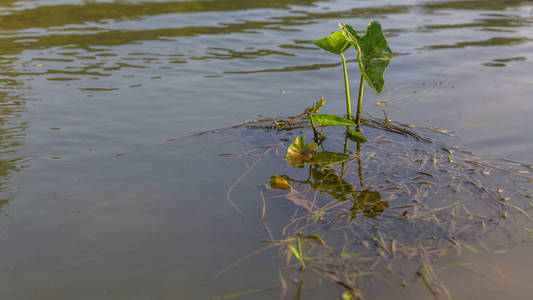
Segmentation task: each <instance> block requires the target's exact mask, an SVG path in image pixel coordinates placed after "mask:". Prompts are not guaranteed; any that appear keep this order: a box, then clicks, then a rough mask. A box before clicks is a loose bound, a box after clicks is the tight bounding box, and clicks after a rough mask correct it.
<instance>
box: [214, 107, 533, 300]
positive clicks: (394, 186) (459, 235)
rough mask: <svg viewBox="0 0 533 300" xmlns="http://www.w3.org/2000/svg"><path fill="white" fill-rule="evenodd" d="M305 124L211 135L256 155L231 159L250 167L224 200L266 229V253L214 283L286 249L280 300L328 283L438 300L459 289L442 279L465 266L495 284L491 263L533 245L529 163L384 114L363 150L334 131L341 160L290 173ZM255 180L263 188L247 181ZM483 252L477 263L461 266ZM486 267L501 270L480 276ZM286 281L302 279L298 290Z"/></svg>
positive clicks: (359, 294)
mask: <svg viewBox="0 0 533 300" xmlns="http://www.w3.org/2000/svg"><path fill="white" fill-rule="evenodd" d="M300 117H301V116H300ZM300 117H297V118H291V119H288V120H278V121H274V120H259V121H253V122H247V123H246V124H243V125H240V126H234V127H233V128H230V129H226V130H221V131H214V132H211V134H221V135H227V136H228V137H233V138H235V139H238V140H239V141H241V142H244V143H245V144H246V145H247V148H249V150H247V151H246V152H244V153H241V154H232V155H231V156H224V159H228V161H231V162H233V163H235V162H238V161H245V163H244V164H245V171H244V172H243V174H242V175H241V176H240V177H238V178H237V179H236V181H235V183H234V184H232V185H231V186H230V188H229V190H228V193H227V195H226V199H227V200H228V202H229V203H230V204H231V205H232V206H233V207H234V208H235V210H236V211H237V212H238V213H239V214H240V215H242V216H243V217H244V218H246V219H247V220H249V221H250V222H251V223H252V224H255V225H256V226H262V227H263V228H264V229H265V232H266V233H267V240H265V241H263V243H266V244H267V245H266V246H263V247H262V248H260V247H258V250H256V251H255V252H254V253H250V254H248V255H246V254H245V253H243V255H245V256H244V257H243V258H241V259H239V260H238V261H237V262H235V264H233V265H231V266H228V267H227V268H225V269H224V270H222V271H221V273H220V274H218V275H217V276H219V275H221V274H222V273H225V272H228V271H230V270H231V269H232V268H233V267H236V266H238V265H240V264H242V263H245V262H246V261H247V260H248V259H251V258H252V257H253V256H254V255H256V254H259V253H263V252H264V251H267V250H272V249H278V251H277V252H276V253H277V254H275V257H277V258H279V260H278V263H279V269H278V270H279V271H277V273H279V274H278V275H277V276H278V277H279V278H280V287H279V291H280V298H281V299H284V298H287V297H288V296H289V295H291V293H292V295H294V298H295V299H300V298H301V299H309V298H313V297H312V296H307V297H304V296H302V295H303V294H305V287H306V286H309V287H311V286H316V285H319V286H320V285H324V284H326V282H331V283H333V284H334V285H335V286H337V287H338V293H339V294H338V295H337V296H334V295H332V297H331V298H333V297H338V296H339V297H342V299H363V298H364V296H365V295H372V294H375V291H374V290H373V289H372V287H376V285H377V286H379V285H380V284H384V283H386V284H391V283H393V282H398V286H400V285H403V286H404V287H407V282H408V281H412V280H415V281H416V279H414V278H418V280H419V281H420V282H421V283H422V284H423V285H424V286H426V288H427V291H428V292H429V295H433V297H435V298H436V299H452V298H453V287H450V286H447V285H446V284H445V282H443V281H442V280H441V279H440V278H439V277H438V274H439V272H441V271H444V270H449V269H453V268H457V269H459V268H461V269H466V270H468V271H469V272H470V273H472V274H476V276H480V277H483V278H486V279H487V280H491V278H493V277H498V276H502V272H501V270H499V268H497V267H496V266H494V265H493V264H491V263H490V262H489V261H488V260H487V259H486V256H488V255H491V254H495V253H499V252H501V251H502V249H504V248H511V247H512V246H513V245H516V244H517V243H520V242H521V241H522V240H524V239H526V238H530V236H531V232H532V230H530V229H528V228H533V224H531V219H530V213H529V211H530V209H531V208H532V205H533V203H531V195H530V190H531V181H532V180H533V177H532V176H531V174H530V171H532V169H531V166H530V165H528V164H524V163H520V162H515V161H509V160H487V159H481V158H480V157H478V156H476V155H474V154H472V153H469V152H466V151H462V150H461V149H458V148H456V147H452V146H449V145H447V144H446V143H443V142H438V141H437V139H443V138H448V137H447V136H446V135H445V133H444V132H441V130H433V129H431V128H416V127H413V126H407V125H405V124H402V123H400V122H395V121H392V120H390V119H389V118H387V117H385V118H384V119H378V118H367V119H363V120H362V121H363V122H362V124H363V126H362V128H361V129H362V130H364V132H365V136H366V137H367V139H368V141H367V142H366V143H364V144H361V143H352V146H349V145H348V144H347V143H346V138H345V135H344V131H343V129H342V128H335V127H331V128H328V129H327V130H328V138H327V139H326V140H325V141H324V142H322V143H321V145H320V149H319V151H320V152H317V154H319V153H323V155H321V157H325V158H331V159H332V160H333V161H332V162H328V161H327V160H326V161H325V160H319V161H315V162H308V163H306V164H302V165H298V166H291V165H290V164H288V163H287V162H286V160H285V153H286V150H287V147H288V146H289V144H290V143H291V142H290V141H291V140H292V139H293V136H294V135H307V136H312V134H313V133H312V130H311V128H310V126H309V123H308V122H305V121H304V120H303V119H302V118H300ZM281 124H282V126H280V125H281ZM250 131H251V132H250ZM250 133H251V134H250ZM435 138H437V139H435ZM340 149H343V151H340V152H339V153H336V152H333V151H331V150H340ZM328 150H329V151H328ZM315 157H316V156H315ZM339 157H342V159H338V158H339ZM273 169H274V170H275V171H274V172H275V173H274V174H271V173H268V172H272V170H273ZM267 170H269V171H267ZM251 174H254V176H253V178H258V177H259V178H263V177H264V181H262V182H257V181H256V179H255V181H254V180H252V181H247V179H246V178H247V177H248V176H251ZM250 180H251V179H250ZM250 188H253V189H254V190H256V191H257V201H258V207H259V213H257V215H258V217H252V215H253V212H246V211H244V210H243V209H241V208H240V207H239V202H240V201H242V199H241V200H239V199H240V198H241V197H239V195H238V194H239V193H241V192H242V191H243V190H246V191H249V189H250ZM249 200H250V199H248V198H247V199H246V201H249ZM280 220H282V221H281V222H283V224H281V223H280ZM465 253H467V255H465ZM476 256H478V257H480V259H479V260H475V259H474V261H464V260H463V259H462V258H463V257H465V258H468V259H469V260H472V257H476ZM481 258H482V259H481ZM480 265H486V266H489V269H490V270H492V272H493V273H494V274H487V272H489V271H486V269H483V270H476V268H477V267H478V266H480ZM304 272H305V274H306V276H305V278H306V280H303V278H304V276H303V273H304ZM287 277H289V278H295V277H297V278H300V279H299V280H298V284H297V287H296V286H292V285H289V284H288V283H287V280H286V279H285V278H287Z"/></svg>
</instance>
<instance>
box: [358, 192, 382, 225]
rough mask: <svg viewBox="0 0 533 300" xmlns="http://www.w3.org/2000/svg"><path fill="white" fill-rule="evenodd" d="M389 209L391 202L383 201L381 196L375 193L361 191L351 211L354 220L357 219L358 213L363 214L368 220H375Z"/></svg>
mask: <svg viewBox="0 0 533 300" xmlns="http://www.w3.org/2000/svg"><path fill="white" fill-rule="evenodd" d="M388 207H389V202H387V201H381V194H380V193H379V192H374V191H361V192H359V195H358V196H357V198H356V199H355V202H354V205H353V207H352V209H350V211H351V212H352V219H355V218H357V212H362V213H363V216H365V217H367V218H375V217H377V216H379V215H381V213H383V211H384V210H385V209H387V208H388Z"/></svg>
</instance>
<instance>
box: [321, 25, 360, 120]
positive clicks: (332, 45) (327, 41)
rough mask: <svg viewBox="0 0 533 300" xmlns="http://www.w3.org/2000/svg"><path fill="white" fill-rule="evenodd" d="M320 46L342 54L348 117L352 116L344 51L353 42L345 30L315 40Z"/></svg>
mask: <svg viewBox="0 0 533 300" xmlns="http://www.w3.org/2000/svg"><path fill="white" fill-rule="evenodd" d="M313 43H314V44H315V45H317V46H318V47H320V48H322V49H324V50H326V51H328V52H331V53H333V54H337V55H340V57H341V60H342V71H343V72H344V92H345V94H346V115H347V116H348V118H350V119H351V118H352V109H351V104H350V87H349V85H348V72H347V71H346V59H345V58H344V54H343V52H344V51H346V50H348V49H349V48H350V47H351V46H352V43H351V42H350V41H348V39H347V38H346V36H345V33H344V31H343V30H339V31H336V32H334V33H332V34H331V35H330V36H328V37H325V38H322V39H319V40H315V41H313Z"/></svg>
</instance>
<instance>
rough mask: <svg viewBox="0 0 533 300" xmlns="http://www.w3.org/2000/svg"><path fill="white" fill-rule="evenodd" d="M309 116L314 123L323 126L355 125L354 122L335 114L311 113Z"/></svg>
mask: <svg viewBox="0 0 533 300" xmlns="http://www.w3.org/2000/svg"><path fill="white" fill-rule="evenodd" d="M311 118H312V119H313V122H315V124H320V125H324V126H356V125H355V123H354V122H352V121H350V120H348V119H346V118H343V117H341V116H336V115H328V114H312V115H311Z"/></svg>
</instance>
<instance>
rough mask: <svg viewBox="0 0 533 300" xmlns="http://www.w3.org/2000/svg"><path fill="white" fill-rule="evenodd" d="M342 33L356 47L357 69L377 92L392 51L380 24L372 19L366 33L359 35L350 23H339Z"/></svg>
mask: <svg viewBox="0 0 533 300" xmlns="http://www.w3.org/2000/svg"><path fill="white" fill-rule="evenodd" d="M339 26H340V27H341V28H342V29H343V31H344V35H345V37H346V39H347V40H348V41H350V42H351V43H352V44H353V45H354V46H355V48H356V49H357V61H358V62H359V71H361V74H362V75H363V78H364V79H365V81H366V82H367V83H368V85H369V86H370V87H371V88H372V89H373V90H374V91H376V93H377V94H379V93H381V91H382V90H383V85H384V84H385V79H384V78H383V73H385V69H386V68H387V67H388V66H389V62H390V60H391V59H392V51H391V49H390V48H389V44H388V43H387V40H386V39H385V36H384V35H383V31H382V30H381V25H380V24H379V22H377V21H374V22H372V23H370V24H368V26H367V27H366V33H365V35H363V36H359V34H357V31H355V30H354V29H353V28H352V27H351V26H350V25H346V24H339Z"/></svg>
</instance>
